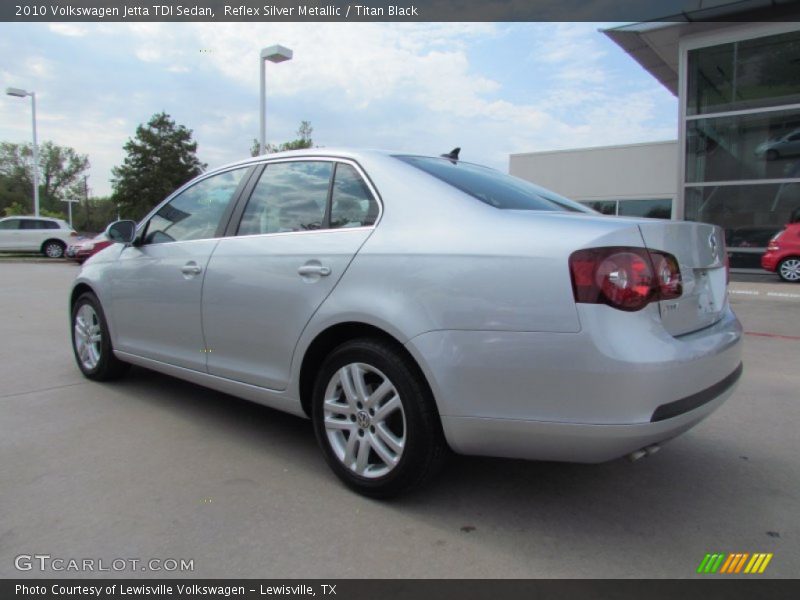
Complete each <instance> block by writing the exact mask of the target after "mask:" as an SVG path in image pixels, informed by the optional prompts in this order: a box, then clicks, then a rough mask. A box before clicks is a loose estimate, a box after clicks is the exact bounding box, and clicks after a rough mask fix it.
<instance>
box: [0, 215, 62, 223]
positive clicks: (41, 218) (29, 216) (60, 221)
mask: <svg viewBox="0 0 800 600" xmlns="http://www.w3.org/2000/svg"><path fill="white" fill-rule="evenodd" d="M5 219H37V220H39V221H55V222H56V223H66V221H65V220H64V219H57V218H55V217H37V216H35V215H9V216H7V217H3V219H2V220H5Z"/></svg>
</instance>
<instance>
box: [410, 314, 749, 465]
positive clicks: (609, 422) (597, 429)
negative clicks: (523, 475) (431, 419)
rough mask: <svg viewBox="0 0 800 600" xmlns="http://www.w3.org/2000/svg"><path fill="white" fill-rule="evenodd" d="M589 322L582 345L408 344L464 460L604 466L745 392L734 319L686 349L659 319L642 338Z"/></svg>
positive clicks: (518, 339)
mask: <svg viewBox="0 0 800 600" xmlns="http://www.w3.org/2000/svg"><path fill="white" fill-rule="evenodd" d="M583 308H584V307H582V309H583ZM648 308H649V307H648ZM653 308H654V310H655V311H657V308H656V307H653ZM589 310H606V311H607V310H613V309H609V308H608V307H593V308H591V309H589ZM645 310H647V309H645ZM616 312H619V311H616ZM585 316H587V317H588V316H589V315H585ZM581 320H582V322H583V323H584V324H586V326H585V327H584V329H583V330H582V331H581V332H579V333H576V334H554V333H537V332H526V333H515V332H475V331H471V332H468V331H439V332H430V333H427V334H424V335H422V336H418V337H417V338H414V339H412V340H411V341H410V342H409V343H408V344H407V347H408V348H409V350H410V351H411V352H412V354H414V355H415V357H416V358H417V360H418V361H419V362H420V364H421V365H422V368H423V370H424V371H425V373H426V376H427V377H428V380H429V381H430V382H431V386H432V388H433V391H434V395H435V397H436V401H437V405H438V408H439V413H440V415H441V417H442V425H443V427H444V432H445V436H446V438H447V440H448V443H449V444H450V446H451V447H452V448H453V450H455V451H456V452H459V453H462V454H478V455H488V456H504V457H513V458H526V459H536V460H563V461H570V462H602V461H606V460H610V459H613V458H617V457H619V456H623V455H625V454H627V453H629V452H632V451H635V450H638V449H640V448H642V447H645V446H648V445H651V444H655V443H660V442H663V441H666V440H668V439H671V438H673V437H675V436H677V435H679V434H681V433H683V432H684V431H686V430H687V429H689V428H691V427H692V426H694V425H695V424H697V423H698V422H699V421H700V420H702V419H703V418H705V417H706V416H708V415H709V414H710V413H711V412H713V411H714V410H715V409H716V408H717V407H719V406H720V405H721V404H722V403H723V402H724V401H725V399H726V398H728V397H729V396H730V395H731V393H732V392H733V390H734V388H735V384H736V380H737V379H738V374H739V369H740V366H741V339H742V329H741V325H740V324H739V322H738V320H737V319H736V317H735V315H734V314H733V313H732V312H731V311H730V309H729V308H727V309H726V311H725V313H724V314H723V317H722V319H721V320H720V321H718V322H717V323H716V324H714V325H713V326H711V327H708V328H706V329H704V330H702V331H699V332H695V333H693V334H689V335H686V336H682V337H679V338H676V337H672V336H670V335H669V334H667V333H666V332H665V331H664V330H663V327H660V324H659V323H658V322H657V314H656V315H654V319H653V321H652V323H653V326H652V327H650V328H647V327H637V328H635V329H634V330H631V328H622V327H616V326H608V323H609V319H607V318H582V319H581ZM600 323H605V324H606V326H605V327H602V326H600V325H599V324H600ZM612 325H613V324H612Z"/></svg>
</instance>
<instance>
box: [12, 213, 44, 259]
mask: <svg viewBox="0 0 800 600" xmlns="http://www.w3.org/2000/svg"><path fill="white" fill-rule="evenodd" d="M20 233H21V235H20V238H19V239H20V248H19V249H20V250H27V251H31V252H38V251H39V250H40V249H41V247H42V244H43V243H44V241H45V240H46V239H47V237H48V234H49V231H48V230H47V229H46V228H45V221H42V220H40V219H22V223H21V224H20Z"/></svg>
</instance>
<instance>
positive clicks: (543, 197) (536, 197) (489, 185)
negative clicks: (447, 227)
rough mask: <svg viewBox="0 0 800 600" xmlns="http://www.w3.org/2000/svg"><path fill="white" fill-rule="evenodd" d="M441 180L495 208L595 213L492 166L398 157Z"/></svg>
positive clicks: (426, 158) (420, 157)
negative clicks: (490, 167) (491, 167)
mask: <svg viewBox="0 0 800 600" xmlns="http://www.w3.org/2000/svg"><path fill="white" fill-rule="evenodd" d="M395 158H398V159H399V160H402V161H403V162H405V163H408V164H410V165H413V166H415V167H417V168H418V169H421V170H422V171H425V172H426V173H428V174H429V175H433V176H434V177H436V178H437V179H441V180H442V181H444V182H445V183H448V184H450V185H452V186H453V187H455V188H457V189H459V190H461V191H462V192H465V193H467V194H469V195H470V196H472V197H474V198H477V199H478V200H480V201H481V202H484V203H486V204H488V205H489V206H494V207H495V208H501V209H511V210H543V211H573V212H591V211H589V210H588V209H587V208H585V207H583V206H581V205H580V204H578V203H577V202H573V201H572V200H567V199H566V198H563V197H561V196H559V195H558V194H556V193H555V192H551V191H549V190H546V189H544V188H542V187H539V186H538V185H534V184H532V183H530V182H527V181H524V180H522V179H518V178H517V177H512V176H511V175H506V174H504V173H501V172H499V171H495V170H494V169H489V168H488V167H481V166H479V165H473V164H470V163H465V162H459V161H453V160H449V159H446V158H431V157H424V156H396V157H395Z"/></svg>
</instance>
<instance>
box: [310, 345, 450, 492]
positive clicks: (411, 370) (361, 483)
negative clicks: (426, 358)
mask: <svg viewBox="0 0 800 600" xmlns="http://www.w3.org/2000/svg"><path fill="white" fill-rule="evenodd" d="M312 420H313V423H314V433H315V434H316V437H317V441H318V442H319V445H320V447H321V448H322V453H323V455H324V456H325V460H326V461H327V463H328V465H329V466H330V467H331V469H332V470H333V472H334V473H336V475H337V476H338V477H339V478H340V479H341V480H342V481H343V482H344V483H345V484H346V485H347V486H348V487H350V488H352V489H353V490H355V491H357V492H359V493H361V494H363V495H365V496H370V497H373V498H388V497H391V496H396V495H399V494H403V493H406V492H408V491H410V490H412V489H413V488H416V487H419V486H420V485H422V484H423V483H425V482H426V481H427V480H429V479H430V478H431V477H432V476H433V475H435V474H436V472H438V471H439V469H440V468H441V466H442V464H443V462H444V459H445V457H446V455H447V444H446V442H445V440H444V435H443V434H442V429H441V423H440V421H439V415H438V413H437V411H436V406H435V403H434V400H433V396H432V394H431V392H430V389H429V388H428V385H427V383H426V382H425V381H424V379H423V377H422V375H421V373H419V370H418V368H417V367H416V365H415V364H414V363H413V362H412V361H411V360H410V359H409V358H408V357H407V356H406V355H405V354H403V353H402V352H401V351H400V350H399V349H397V348H396V347H395V346H393V345H392V344H389V343H386V342H384V341H382V340H378V339H371V338H364V339H358V340H352V341H350V342H346V343H344V344H342V345H341V346H339V347H338V348H336V349H335V350H334V351H333V352H332V353H331V354H330V355H329V356H328V358H327V359H326V360H325V362H324V363H323V365H322V368H321V369H320V371H319V374H318V376H317V380H316V383H315V385H314V394H313V398H312Z"/></svg>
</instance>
